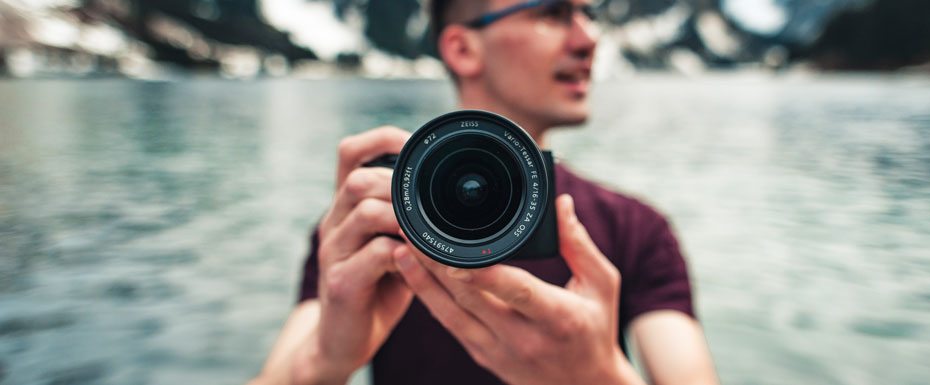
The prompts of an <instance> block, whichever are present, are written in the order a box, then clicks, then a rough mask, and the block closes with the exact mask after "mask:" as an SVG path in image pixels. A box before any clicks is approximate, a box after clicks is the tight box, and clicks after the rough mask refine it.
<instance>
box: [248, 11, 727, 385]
mask: <svg viewBox="0 0 930 385" xmlns="http://www.w3.org/2000/svg"><path fill="white" fill-rule="evenodd" d="M590 7H591V5H590V4H589V3H588V2H586V1H582V0H575V1H555V2H553V1H526V0H484V1H479V0H436V1H434V2H433V4H432V11H431V17H432V20H431V21H432V25H434V34H435V35H434V36H435V38H436V42H437V46H438V49H439V53H440V56H441V57H442V60H443V62H444V63H445V64H446V66H447V67H448V69H449V72H450V74H451V75H452V77H453V79H454V80H455V83H456V86H457V89H458V94H459V98H460V103H461V107H462V108H466V109H482V110H488V111H492V112H496V113H499V114H502V115H504V116H506V117H508V118H510V119H512V120H514V121H515V122H517V123H518V124H519V125H520V126H521V127H523V128H524V129H526V130H527V132H528V133H529V134H530V135H531V136H532V137H533V139H534V140H535V141H536V142H537V144H539V145H540V146H541V147H544V146H545V136H544V134H545V133H546V132H547V131H548V130H549V129H550V128H552V127H556V126H565V125H576V124H579V123H582V122H584V121H585V120H586V119H587V117H588V104H587V95H588V88H589V77H590V72H591V61H592V57H593V53H594V48H595V45H596V42H597V34H598V30H597V28H596V25H595V24H594V23H593V22H592V20H591V19H590V16H591V14H592V12H591V9H590ZM409 135H410V134H409V133H408V132H406V131H403V130H400V129H397V128H392V127H382V128H378V129H375V130H372V131H369V132H366V133H362V134H359V135H356V136H352V137H348V138H346V139H344V140H343V141H342V142H341V143H340V144H339V161H338V169H337V175H336V194H335V198H334V201H333V205H332V207H331V208H330V209H329V211H328V212H327V214H326V215H325V216H324V218H323V220H322V221H321V222H320V224H319V227H318V229H317V231H316V232H314V235H313V241H312V249H311V254H310V258H308V261H307V265H306V271H305V276H304V284H303V288H302V292H301V300H302V302H301V303H300V305H298V306H297V308H296V309H295V310H294V312H293V313H292V314H291V315H290V317H289V318H288V320H287V322H286V323H285V326H284V329H283V330H282V332H281V336H280V337H279V338H278V341H277V342H276V343H275V346H274V347H273V349H272V351H271V354H270V355H269V357H268V360H267V362H266V364H265V367H264V368H263V371H262V373H261V375H260V376H259V377H258V378H256V380H255V382H256V383H297V384H343V383H345V382H346V381H347V379H348V377H349V375H350V374H351V373H352V372H353V371H355V370H357V369H358V368H360V367H362V366H363V365H365V363H367V362H369V361H371V362H372V367H373V376H374V381H375V383H376V384H384V383H397V384H459V383H461V384H493V383H500V382H506V383H513V384H642V383H644V380H643V379H642V378H641V377H640V376H639V375H638V374H637V373H636V371H634V370H633V368H632V366H631V365H630V363H629V361H628V359H627V356H626V355H625V354H624V351H625V350H624V341H625V340H624V338H623V336H624V334H625V335H627V336H635V340H636V342H637V347H638V351H639V353H640V355H641V357H642V361H643V363H644V366H645V370H646V372H647V374H648V376H649V377H650V379H651V381H652V382H654V383H659V384H685V383H687V384H698V383H700V384H705V383H706V384H710V383H716V382H717V380H716V375H715V373H714V369H713V365H712V362H711V359H710V354H709V352H708V349H707V346H706V343H705V340H704V337H703V334H702V332H701V328H700V326H699V324H698V323H697V322H696V321H695V319H694V316H693V310H692V304H691V292H690V286H689V283H688V278H687V272H686V268H685V264H684V260H683V258H682V257H681V254H680V252H679V249H678V246H677V242H676V241H675V238H674V236H673V235H672V233H671V230H670V229H669V226H668V224H667V223H666V221H665V220H664V219H663V218H662V217H661V216H660V215H659V214H657V213H656V212H655V211H653V210H652V209H650V208H649V207H647V206H645V205H644V204H642V203H639V202H637V201H636V200H633V199H631V198H628V197H624V196H622V195H619V194H616V193H612V192H609V191H607V190H605V189H603V188H600V187H598V186H596V185H594V184H593V183H591V182H588V181H585V180H583V179H581V178H579V177H577V176H575V175H573V174H572V173H570V172H569V171H567V170H566V169H565V168H564V167H563V166H561V165H558V166H556V170H555V174H556V193H557V194H560V196H559V197H558V199H557V201H556V214H557V219H558V229H559V243H560V253H561V254H562V256H563V259H548V260H535V261H519V262H514V263H509V264H505V265H495V266H491V267H488V268H483V269H476V270H463V269H455V268H450V267H446V266H442V265H439V264H437V263H435V262H434V261H432V260H430V259H429V258H427V257H425V256H423V255H422V254H420V253H419V252H418V251H417V250H416V249H415V248H414V247H413V246H410V245H408V244H405V243H402V242H399V241H397V240H394V239H391V238H389V237H384V236H377V234H385V233H388V234H395V233H396V234H402V232H401V231H400V229H399V226H398V224H397V222H396V219H395V218H394V213H393V210H392V207H391V203H390V199H391V197H390V188H389V186H390V179H391V171H390V170H387V169H381V168H363V167H360V165H361V164H363V163H365V162H367V161H369V160H371V159H374V158H376V157H378V156H379V155H381V154H384V153H397V152H399V151H400V149H401V147H402V146H403V144H404V142H405V141H406V139H407V138H408V137H409ZM572 197H574V200H573V198H572ZM621 275H622V279H621ZM624 331H625V332H626V333H623V332H624Z"/></svg>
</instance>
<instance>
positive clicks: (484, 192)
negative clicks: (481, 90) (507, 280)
mask: <svg viewBox="0 0 930 385" xmlns="http://www.w3.org/2000/svg"><path fill="white" fill-rule="evenodd" d="M379 162H380V164H379ZM392 164H393V167H392ZM379 165H380V166H387V167H392V168H393V169H394V176H393V179H392V183H391V200H392V202H393V205H394V214H395V215H396V217H397V222H398V223H399V224H400V227H401V229H402V230H403V232H404V234H405V235H406V236H407V239H409V240H410V242H411V243H412V244H413V245H414V246H416V247H417V249H419V250H420V251H421V252H423V254H425V255H427V256H429V257H430V258H432V259H434V260H436V261H438V262H440V263H443V264H446V265H450V266H456V267H463V268H478V267H485V266H489V265H493V264H496V263H499V262H502V261H504V260H507V259H510V258H514V259H540V258H551V257H557V256H558V255H559V245H558V227H557V223H556V214H555V174H554V162H553V159H552V154H551V153H550V152H548V151H540V150H539V148H538V147H537V146H536V144H535V143H534V142H533V139H532V138H531V137H530V136H529V135H528V134H527V133H526V131H524V130H523V129H522V128H520V126H518V125H517V124H516V123H514V122H512V121H510V120H509V119H507V118H504V117H503V116H500V115H497V114H494V113H490V112H486V111H479V110H463V111H455V112H451V113H448V114H445V115H442V116H439V117H437V118H435V119H433V120H431V121H430V122H428V123H426V124H424V125H423V126H422V127H420V128H419V129H418V130H417V131H416V132H414V133H413V135H412V136H411V137H410V139H409V140H408V141H407V143H406V144H405V145H404V148H403V150H401V152H400V153H399V154H397V155H396V156H394V155H389V156H386V157H382V158H380V159H379V160H376V161H374V162H369V163H367V164H366V166H379Z"/></svg>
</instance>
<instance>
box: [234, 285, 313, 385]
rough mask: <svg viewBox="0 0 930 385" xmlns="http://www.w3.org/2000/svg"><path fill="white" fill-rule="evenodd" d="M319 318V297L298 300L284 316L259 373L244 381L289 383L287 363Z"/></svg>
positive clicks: (264, 384) (255, 384) (257, 384)
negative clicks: (289, 312) (283, 320)
mask: <svg viewBox="0 0 930 385" xmlns="http://www.w3.org/2000/svg"><path fill="white" fill-rule="evenodd" d="M319 321H320V301H319V300H318V299H311V300H307V301H304V302H301V303H300V304H299V305H297V307H296V308H294V310H293V311H292V312H291V314H290V315H289V316H288V317H287V321H285V322H284V327H283V328H281V334H279V335H278V339H276V340H275V342H274V346H272V348H271V352H270V353H268V358H267V359H266V360H265V365H264V366H263V367H262V372H261V374H259V375H258V377H256V378H255V379H253V380H252V381H251V382H249V384H248V385H271V384H290V383H291V369H292V368H291V365H292V364H293V362H294V356H295V355H296V354H297V351H298V350H299V349H300V347H301V345H302V344H303V342H304V341H306V340H307V339H308V338H310V336H311V335H312V334H313V331H314V330H315V329H316V328H317V324H318V323H319Z"/></svg>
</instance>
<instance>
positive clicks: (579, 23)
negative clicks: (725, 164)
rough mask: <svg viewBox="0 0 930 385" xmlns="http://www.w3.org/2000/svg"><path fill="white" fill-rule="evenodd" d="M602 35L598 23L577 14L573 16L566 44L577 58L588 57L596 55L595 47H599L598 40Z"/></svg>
mask: <svg viewBox="0 0 930 385" xmlns="http://www.w3.org/2000/svg"><path fill="white" fill-rule="evenodd" d="M600 35H601V31H600V28H599V26H598V25H597V23H595V22H594V21H591V20H590V19H588V18H587V17H586V16H584V15H581V14H580V12H577V13H575V14H574V15H572V24H571V26H570V28H569V36H568V41H567V42H566V43H567V45H568V50H569V51H571V52H572V53H573V54H574V55H575V56H579V57H582V58H584V57H587V56H588V55H591V54H593V53H594V47H595V46H597V39H598V38H599V37H600Z"/></svg>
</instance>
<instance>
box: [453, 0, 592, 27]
mask: <svg viewBox="0 0 930 385" xmlns="http://www.w3.org/2000/svg"><path fill="white" fill-rule="evenodd" d="M530 8H539V12H538V14H537V16H538V17H539V18H541V19H544V20H549V21H554V22H558V23H560V24H563V25H571V24H572V17H574V16H575V12H576V11H580V12H581V13H582V14H583V15H584V16H585V17H586V18H587V19H588V21H595V20H596V19H597V12H595V7H594V6H593V5H591V4H578V5H576V4H575V3H572V2H571V1H568V0H530V1H527V2H525V3H519V4H514V5H511V6H509V7H507V8H504V9H501V10H499V11H494V12H488V13H485V14H483V15H481V16H478V17H477V18H475V19H472V20H470V21H468V22H466V23H465V25H466V26H468V27H470V28H482V27H486V26H488V24H491V23H493V22H495V21H498V20H500V19H503V18H504V17H507V16H510V15H512V14H514V13H517V12H520V11H522V10H524V9H530Z"/></svg>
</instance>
